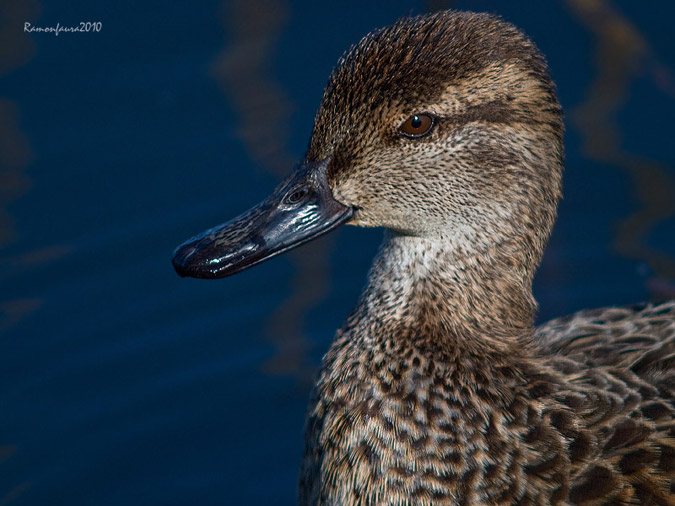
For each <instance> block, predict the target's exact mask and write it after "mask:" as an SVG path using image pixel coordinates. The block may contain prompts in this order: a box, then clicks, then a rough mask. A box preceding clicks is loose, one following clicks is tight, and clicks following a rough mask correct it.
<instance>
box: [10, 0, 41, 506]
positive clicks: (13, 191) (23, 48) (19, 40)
mask: <svg viewBox="0 0 675 506" xmlns="http://www.w3.org/2000/svg"><path fill="white" fill-rule="evenodd" d="M38 13H39V4H38V3H37V2H36V1H30V0H7V1H5V2H3V3H1V4H0V78H2V77H3V76H4V75H5V74H7V73H9V72H12V71H14V70H15V69H17V68H18V67H20V66H22V65H25V64H26V63H28V62H29V61H30V59H31V58H32V56H33V55H34V53H35V48H34V44H33V41H32V39H31V37H29V36H28V35H25V34H24V33H23V32H22V30H21V26H23V22H24V21H25V20H27V19H32V18H34V17H35V16H37V15H38ZM33 158H34V155H33V153H32V151H31V148H30V143H29V141H28V137H27V136H26V134H25V133H24V132H23V131H22V130H21V128H20V114H19V110H18V107H17V106H16V104H14V103H12V102H11V101H10V100H8V99H7V98H5V97H0V249H2V248H3V247H6V246H7V245H9V244H10V243H11V242H12V241H13V240H14V238H15V231H14V220H13V219H12V217H11V215H10V213H9V210H8V207H9V205H10V204H11V203H13V202H14V201H16V200H17V199H18V198H20V197H21V196H22V195H24V194H25V193H26V192H27V191H28V189H29V188H30V181H29V179H28V177H27V176H26V174H25V169H26V168H27V167H28V165H29V164H30V163H31V161H32V160H33ZM1 264H2V258H1V257H0V265H1ZM7 296H8V295H7V294H2V293H0V335H2V334H3V333H4V332H6V331H7V330H8V329H9V328H11V327H12V326H14V325H16V324H17V323H19V322H20V321H21V320H22V319H24V318H26V317H28V316H29V315H30V314H32V313H33V312H34V311H35V310H36V309H37V308H38V307H39V305H40V301H39V299H11V298H10V299H5V297H7ZM3 437H4V436H3ZM17 451H18V448H17V446H16V445H4V446H0V473H2V472H3V470H2V466H7V465H12V463H11V460H10V462H6V461H7V460H9V459H10V457H12V456H13V455H14V454H15V453H16V452H17ZM9 487H10V488H9V490H0V505H4V504H9V503H10V502H11V501H14V500H15V499H16V498H17V497H19V496H20V495H21V493H22V492H23V491H24V490H25V489H26V488H27V484H18V485H17V484H15V483H11V484H10V485H9Z"/></svg>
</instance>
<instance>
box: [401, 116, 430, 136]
mask: <svg viewBox="0 0 675 506" xmlns="http://www.w3.org/2000/svg"><path fill="white" fill-rule="evenodd" d="M433 126H434V118H433V117H432V116H429V115H428V114H415V115H413V116H410V117H409V118H408V119H407V120H405V122H404V123H403V124H402V125H401V128H400V129H399V130H400V132H401V134H402V135H404V136H405V137H409V138H411V139H416V138H418V137H424V136H425V135H427V134H428V133H429V132H431V128H432V127H433Z"/></svg>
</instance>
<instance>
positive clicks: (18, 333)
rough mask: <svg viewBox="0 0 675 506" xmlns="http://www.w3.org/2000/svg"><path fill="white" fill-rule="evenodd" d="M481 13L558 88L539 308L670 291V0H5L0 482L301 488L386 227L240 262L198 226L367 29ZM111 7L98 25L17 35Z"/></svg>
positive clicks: (218, 209)
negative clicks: (320, 408)
mask: <svg viewBox="0 0 675 506" xmlns="http://www.w3.org/2000/svg"><path fill="white" fill-rule="evenodd" d="M443 6H452V7H455V8H460V9H469V10H478V11H490V12H496V13H499V14H501V15H503V16H504V17H505V18H506V19H507V20H509V21H511V22H513V23H515V24H516V25H518V26H520V27H521V28H523V29H524V30H525V31H526V32H527V33H528V34H529V35H530V36H531V37H532V38H533V39H534V40H535V42H536V43H537V44H538V45H539V47H540V48H541V50H542V51H543V52H544V53H545V54H546V56H547V58H548V60H549V63H550V66H551V71H552V74H553V77H554V79H555V80H556V82H557V83H558V87H559V92H560V98H561V101H562V103H563V106H564V108H565V111H566V114H567V116H566V124H567V133H566V145H567V169H566V172H565V199H564V201H563V202H562V205H561V207H560V215H559V216H560V217H559V222H558V224H557V226H556V229H555V231H554V235H553V238H552V240H551V242H550V246H549V248H548V250H547V253H546V256H545V259H544V263H543V265H542V267H541V269H540V271H539V274H538V276H537V278H536V286H535V295H536V297H537V299H538V301H539V303H540V319H541V320H545V319H548V318H551V317H554V316H558V315H562V314H565V313H568V312H571V311H574V310H577V309H581V308H584V307H592V306H601V305H610V304H626V303H631V302H637V301H640V300H648V299H662V298H667V297H673V296H675V239H674V238H675V216H674V214H675V148H674V145H675V143H674V142H673V118H675V78H674V76H675V47H674V45H673V42H672V40H673V39H672V19H673V15H674V14H675V7H674V6H673V3H672V2H671V1H670V0H663V1H650V2H633V1H630V0H622V1H610V0H597V1H595V2H590V1H586V0H557V1H551V2H525V1H513V2H498V1H496V0H494V1H487V0H485V1H478V0H475V1H468V0H467V1H456V2H442V1H429V2H426V3H424V2H419V1H418V2H404V1H401V0H394V1H389V2H381V3H367V2H363V1H354V0H346V1H342V2H336V3H335V4H334V5H325V4H324V3H322V2H310V1H299V0H298V1H290V0H240V1H227V0H226V1H214V0H206V1H202V2H196V3H193V4H187V3H174V4H172V3H170V2H160V1H156V0H155V1H146V2H130V1H119V2H103V1H93V0H88V1H84V0H71V1H69V2H58V1H53V0H52V1H47V0H2V3H0V385H1V388H0V505H2V506H4V505H8V504H11V505H68V506H79V505H82V506H85V505H121V504H123V505H141V504H142V505H146V504H153V505H155V504H157V505H184V504H202V505H208V504H247V505H276V504H279V505H292V504H294V503H295V501H296V480H297V472H298V468H299V463H300V458H301V452H302V438H303V434H302V430H303V421H304V410H305V405H306V400H307V395H308V391H309V388H310V385H311V378H312V375H313V374H314V372H315V370H316V367H317V365H318V364H319V361H320V359H321V356H322V355H323V353H325V351H326V350H327V348H328V346H329V343H330V341H331V338H332V335H333V333H334V331H335V329H336V328H337V327H338V326H339V325H340V324H341V322H342V321H343V319H344V318H345V316H346V315H347V313H348V312H349V310H350V309H351V307H352V305H353V304H354V302H355V300H356V297H357V296H358V293H359V291H360V289H361V287H362V285H363V283H364V280H365V275H366V272H367V269H368V267H369V264H370V260H371V259H372V256H373V254H374V252H375V250H376V248H377V246H378V244H379V241H380V238H381V231H379V230H361V229H355V228H350V227H346V228H343V229H341V230H339V231H337V232H336V233H334V234H332V235H330V236H328V237H326V238H324V239H321V240H319V241H317V242H316V243H312V244H310V245H308V246H306V247H303V248H301V249H300V250H296V251H295V252H293V253H291V254H288V255H285V256H282V257H279V258H277V259H275V260H272V261H270V262H267V263H265V264H263V265H260V266H258V267H256V268H255V269H251V270H249V271H246V272H245V273H242V274H240V275H237V276H235V277H233V278H229V279H226V280H220V281H217V282H213V281H211V282H209V281H202V280H192V279H180V278H179V277H178V276H176V275H175V273H174V271H173V269H172V267H171V264H170V258H171V253H172V251H173V249H174V248H175V247H176V246H177V245H178V244H179V243H180V242H182V241H183V240H185V239H187V238H188V237H190V236H192V235H194V234H195V233H197V232H200V231H201V230H203V229H204V228H207V227H210V226H212V225H215V224H217V223H220V222H222V221H224V220H226V219H228V218H230V217H232V216H234V215H236V214H238V213H240V212H241V211H243V210H245V209H246V208H248V207H249V206H250V205H252V204H254V203H256V202H257V201H259V200H261V199H262V198H264V197H265V196H266V195H267V193H268V192H269V191H271V190H272V188H273V187H274V186H275V184H276V183H277V182H278V181H279V180H280V179H281V178H282V177H283V176H284V175H285V174H288V173H289V172H290V170H291V169H292V166H293V164H294V162H295V161H296V160H297V159H299V158H300V157H301V156H302V154H303V152H304V148H305V146H306V142H307V139H308V136H309V132H310V129H311V125H312V121H313V116H314V111H315V109H316V107H317V105H318V103H319V100H320V97H321V93H322V89H323V86H324V84H325V82H326V79H327V76H328V74H329V72H330V70H331V68H332V66H333V65H334V63H335V62H336V60H337V58H338V57H339V56H340V55H341V54H342V52H343V51H344V50H345V49H347V48H348V47H349V45H350V44H352V43H355V42H356V41H358V40H359V38H360V37H362V36H363V35H364V34H366V33H367V32H368V31H370V30H371V29H373V28H375V27H380V26H384V25H386V24H389V23H391V22H393V21H394V20H395V19H397V18H398V17H400V16H402V15H405V14H408V13H421V12H425V11H428V10H433V9H436V8H439V7H443ZM81 21H85V22H86V21H100V22H101V23H102V30H101V31H100V32H99V33H61V34H60V35H59V36H58V37H56V36H54V35H53V34H48V33H24V32H23V26H24V23H25V22H30V23H31V24H32V25H34V26H41V27H49V26H55V25H56V23H60V24H61V25H62V26H77V25H78V24H79V23H80V22H81Z"/></svg>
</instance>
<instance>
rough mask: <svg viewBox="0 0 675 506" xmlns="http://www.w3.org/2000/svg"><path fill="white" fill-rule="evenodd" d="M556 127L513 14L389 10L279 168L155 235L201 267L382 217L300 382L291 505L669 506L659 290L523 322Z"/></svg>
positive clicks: (667, 368)
mask: <svg viewBox="0 0 675 506" xmlns="http://www.w3.org/2000/svg"><path fill="white" fill-rule="evenodd" d="M562 131H563V126H562V119H561V111H560V105H559V104H558V99H557V97H556V92H555V87H554V85H553V83H552V81H551V79H550V77H549V75H548V71H547V67H546V63H545V61H544V59H543V57H542V56H541V55H540V54H539V52H538V51H537V49H536V48H535V47H534V45H533V44H532V42H530V41H529V40H528V39H527V38H526V37H525V36H524V35H523V34H522V33H521V32H519V31H518V30H517V29H516V28H514V27H513V26H511V25H509V24H508V23H505V22H503V21H501V20H499V19H497V18H494V17H492V16H488V15H481V14H471V13H458V12H441V13H438V14H434V15H431V16H421V17H415V18H406V19H403V20H401V21H399V22H397V23H396V24H394V25H393V26H391V27H389V28H385V29H382V30H378V31H376V32H373V33H372V34H370V35H368V36H366V37H365V38H364V39H363V40H362V41H361V42H360V43H359V44H358V45H357V46H355V47H354V48H352V49H351V50H350V51H349V52H348V53H347V55H346V56H345V57H344V58H343V59H342V60H341V61H340V62H339V64H338V66H337V67H336V69H335V71H334V72H333V74H332V75H331V78H330V80H329V82H328V86H327V87H326V91H325V94H324V97H323V101H322V103H321V106H320V108H319V111H318V113H317V116H316V121H315V125H314V131H313V133H312V138H311V141H310V145H309V149H308V152H307V155H306V158H305V160H304V161H303V163H302V164H301V165H300V168H299V170H298V171H297V172H296V173H295V174H294V175H293V176H292V177H291V178H289V179H288V180H287V181H286V182H284V183H282V184H281V185H280V186H279V188H278V189H277V190H276V191H275V192H274V194H273V195H272V196H271V197H270V198H268V199H267V200H265V201H264V202H263V203H262V204H260V205H259V206H257V207H255V208H253V209H252V210H251V211H249V212H247V213H245V214H243V215H242V216H240V217H239V218H236V219H234V220H233V221H231V222H229V223H227V224H224V225H221V226H218V227H215V228H213V229H210V230H207V231H206V232H204V233H203V234H201V235H199V236H197V237H194V238H193V239H191V240H189V241H187V242H186V243H184V244H183V245H181V246H180V247H179V248H178V249H177V250H176V252H175V255H174V259H173V262H174V266H175V268H176V270H177V272H178V273H179V274H181V275H183V276H196V277H208V278H214V277H223V276H228V275H230V274H234V273H236V272H239V271H240V270H242V269H245V268H247V267H250V266H252V265H255V264H257V263H259V262H261V261H263V260H264V259H266V258H269V257H271V256H274V255H276V254H279V253H281V252H283V251H286V250H287V249H289V248H291V247H294V246H297V245H299V244H302V243H303V242H306V241H307V240H309V239H311V238H312V237H316V236H317V235H320V234H322V233H324V232H326V231H328V230H330V229H332V228H335V227H336V226H338V225H339V224H341V223H345V222H347V221H348V220H349V222H350V223H352V224H354V225H361V226H378V227H385V228H386V229H388V231H387V233H386V235H385V239H384V242H383V244H382V247H381V249H380V252H379V254H378V256H377V258H376V260H375V263H374V265H373V267H372V270H371V272H370V275H369V280H368V283H367V285H366V288H365V291H364V293H363V295H362V296H361V299H360V301H359V303H358V304H357V306H356V308H355V309H354V311H353V312H352V314H351V315H350V316H349V318H348V320H347V323H346V324H345V325H344V326H343V328H342V329H341V330H339V331H338V334H337V336H336V338H335V341H334V343H333V345H332V346H331V349H330V350H329V352H328V353H327V355H326V357H325V358H324V361H323V367H322V370H321V373H320V376H319V379H318V382H317V385H316V388H315V391H314V394H313V396H312V400H311V403H310V407H309V413H308V420H307V433H306V447H305V457H304V461H303V464H302V470H301V475H300V504H301V506H310V505H312V506H317V505H320V506H337V505H341V506H356V505H364V506H385V505H389V506H404V505H410V506H423V505H435V506H439V505H472V504H473V505H478V504H481V505H482V504H489V505H497V504H503V505H511V504H520V505H551V504H555V505H572V504H584V505H598V504H613V505H621V504H624V505H627V504H645V505H646V504H653V505H668V504H669V505H675V406H674V405H673V401H674V397H675V363H674V362H675V301H671V302H669V303H665V304H662V305H660V306H652V305H644V306H636V307H632V308H608V309H598V310H591V311H584V312H581V313H577V314H575V315H572V316H570V317H567V318H562V319H558V320H554V321H552V322H549V323H548V324H546V325H544V326H542V327H539V328H538V329H535V328H534V324H533V322H534V314H535V310H536V303H535V301H534V299H533V297H532V277H533V275H534V272H535V269H536V268H537V265H538V264H539V261H540V260H541V256H542V252H543V250H544V246H545V243H546V240H547V239H548V236H549V234H550V232H551V228H552V226H553V222H554V220H555V215H556V207H557V203H558V200H559V198H560V193H561V173H562V166H563V161H562V159H563V148H562Z"/></svg>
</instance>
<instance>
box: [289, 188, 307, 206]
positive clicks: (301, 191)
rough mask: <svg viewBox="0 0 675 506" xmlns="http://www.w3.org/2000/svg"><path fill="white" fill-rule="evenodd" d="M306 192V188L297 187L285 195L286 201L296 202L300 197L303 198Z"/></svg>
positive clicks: (300, 199)
mask: <svg viewBox="0 0 675 506" xmlns="http://www.w3.org/2000/svg"><path fill="white" fill-rule="evenodd" d="M308 193H309V191H308V190H307V188H298V189H296V190H294V191H292V192H290V193H289V194H288V195H286V203H287V204H297V203H298V202H300V201H302V199H304V198H305V197H306V196H307V194H308Z"/></svg>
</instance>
